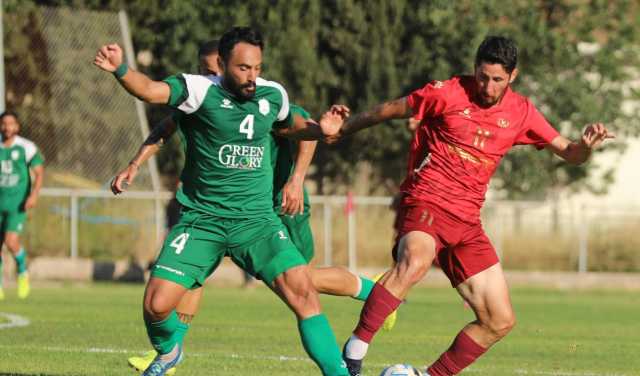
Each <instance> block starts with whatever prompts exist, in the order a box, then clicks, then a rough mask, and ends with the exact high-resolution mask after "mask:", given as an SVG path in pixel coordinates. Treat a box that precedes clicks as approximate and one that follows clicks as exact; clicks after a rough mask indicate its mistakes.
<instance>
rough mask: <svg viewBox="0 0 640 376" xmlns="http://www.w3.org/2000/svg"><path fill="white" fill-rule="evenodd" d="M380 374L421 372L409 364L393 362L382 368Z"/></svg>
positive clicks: (411, 375)
mask: <svg viewBox="0 0 640 376" xmlns="http://www.w3.org/2000/svg"><path fill="white" fill-rule="evenodd" d="M380 376H422V372H420V371H419V370H418V369H417V368H415V367H414V366H411V365H409V364H394V365H392V366H390V367H387V368H385V369H383V370H382V373H381V374H380Z"/></svg>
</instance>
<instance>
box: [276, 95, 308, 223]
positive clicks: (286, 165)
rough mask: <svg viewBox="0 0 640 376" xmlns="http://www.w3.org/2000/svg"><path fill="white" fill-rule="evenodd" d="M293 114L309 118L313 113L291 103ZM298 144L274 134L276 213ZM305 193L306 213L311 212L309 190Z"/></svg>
mask: <svg viewBox="0 0 640 376" xmlns="http://www.w3.org/2000/svg"><path fill="white" fill-rule="evenodd" d="M291 115H292V116H293V115H300V116H302V117H303V118H305V119H309V118H310V117H311V115H309V113H308V112H307V111H306V110H305V109H304V108H302V107H300V106H298V105H295V104H291ZM295 149H296V144H295V143H294V142H292V141H290V140H288V139H286V138H283V137H278V136H274V135H272V137H271V166H272V168H273V208H274V210H275V211H276V213H280V207H281V206H282V188H283V187H284V185H285V184H287V181H289V176H291V174H292V173H293V168H294V167H295V162H294V160H293V156H294V154H295ZM303 193H304V213H308V212H309V208H310V205H309V195H308V194H307V190H306V189H304V190H303Z"/></svg>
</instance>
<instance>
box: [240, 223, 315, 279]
mask: <svg viewBox="0 0 640 376" xmlns="http://www.w3.org/2000/svg"><path fill="white" fill-rule="evenodd" d="M249 225H250V226H260V227H259V228H258V227H256V228H254V229H252V228H247V226H249ZM242 226H243V228H244V229H245V231H246V232H247V233H251V234H253V235H255V237H254V238H253V239H252V240H251V241H248V242H245V243H244V244H242V245H238V246H236V247H232V248H230V249H229V250H228V253H229V255H230V256H231V259H232V260H233V262H234V263H235V264H236V265H238V266H239V267H240V268H242V269H243V270H245V271H247V272H248V273H250V274H251V275H253V276H255V277H258V278H260V279H262V280H263V281H264V282H265V283H266V284H267V285H271V284H272V282H273V280H274V279H275V278H276V277H277V276H278V275H280V274H282V273H284V272H285V271H287V270H289V269H291V268H294V267H296V266H300V265H306V264H307V261H306V260H305V259H304V257H302V255H301V254H300V252H298V250H297V248H296V247H295V245H294V244H293V242H292V241H291V237H290V236H289V232H288V231H287V229H286V227H285V226H284V225H283V224H282V222H281V221H280V220H279V219H278V218H275V217H274V218H273V219H269V220H266V221H261V222H260V223H251V222H248V223H247V224H243V225H242Z"/></svg>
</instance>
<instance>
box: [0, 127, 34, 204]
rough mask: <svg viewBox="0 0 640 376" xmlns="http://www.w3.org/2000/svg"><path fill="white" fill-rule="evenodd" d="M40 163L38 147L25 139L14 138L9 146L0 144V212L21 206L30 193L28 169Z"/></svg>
mask: <svg viewBox="0 0 640 376" xmlns="http://www.w3.org/2000/svg"><path fill="white" fill-rule="evenodd" d="M42 163H44V159H43V158H42V155H41V154H40V152H39V151H38V147H37V146H36V145H35V144H34V143H33V142H31V141H29V140H27V139H26V138H22V137H20V136H16V137H15V139H14V141H13V145H11V146H4V144H0V210H3V211H11V210H16V209H18V208H20V207H21V206H22V204H23V203H24V201H25V200H26V198H27V196H29V193H30V192H31V176H30V175H29V169H30V168H33V167H35V166H38V165H41V164H42Z"/></svg>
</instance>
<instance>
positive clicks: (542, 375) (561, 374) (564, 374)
mask: <svg viewBox="0 0 640 376" xmlns="http://www.w3.org/2000/svg"><path fill="white" fill-rule="evenodd" d="M1 314H2V313H1V312H0V315H1ZM27 321H28V320H27ZM27 325H28V324H27ZM3 347H5V348H15V346H2V345H0V348H3ZM42 349H44V350H46V351H51V352H76V353H107V354H133V355H135V354H142V353H143V352H144V350H142V351H141V350H128V349H127V350H124V349H109V348H97V347H90V348H69V347H52V346H45V347H42ZM187 356H188V357H196V358H199V357H211V356H212V354H210V353H198V352H189V353H187ZM213 356H214V357H221V358H231V359H257V360H275V361H280V362H308V363H311V359H309V358H301V357H297V356H286V355H263V356H259V355H243V354H228V355H220V354H213ZM367 365H368V366H372V367H376V368H380V369H382V368H383V367H388V366H389V365H390V364H381V363H378V364H376V363H367ZM465 372H468V373H479V372H486V370H479V369H474V367H473V366H472V367H469V368H467V369H466V370H465ZM514 373H515V374H516V375H538V376H627V374H624V373H605V374H603V373H595V372H591V371H586V373H583V372H569V371H527V370H525V369H516V370H514Z"/></svg>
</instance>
